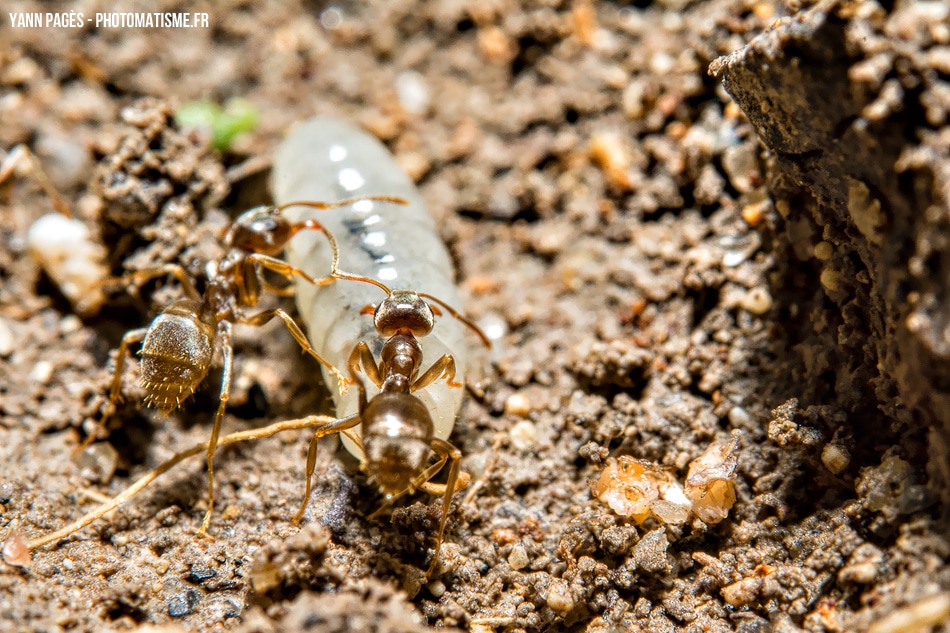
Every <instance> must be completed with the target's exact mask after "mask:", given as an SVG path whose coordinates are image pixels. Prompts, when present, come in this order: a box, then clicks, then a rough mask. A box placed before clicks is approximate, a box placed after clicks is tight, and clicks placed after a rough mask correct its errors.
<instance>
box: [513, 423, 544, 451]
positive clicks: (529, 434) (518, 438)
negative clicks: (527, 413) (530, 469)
mask: <svg viewBox="0 0 950 633" xmlns="http://www.w3.org/2000/svg"><path fill="white" fill-rule="evenodd" d="M509 435H510V436H511V443H512V445H513V446H514V447H515V448H517V449H518V450H519V451H526V450H528V449H530V448H532V447H534V444H535V441H536V440H537V430H536V429H535V428H534V424H533V423H532V422H529V421H528V420H522V421H521V422H518V423H517V424H516V425H514V426H513V427H511V431H509Z"/></svg>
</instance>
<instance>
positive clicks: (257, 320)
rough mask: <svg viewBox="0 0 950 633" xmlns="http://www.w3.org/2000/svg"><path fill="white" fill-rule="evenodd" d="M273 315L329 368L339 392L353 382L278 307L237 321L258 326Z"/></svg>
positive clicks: (303, 346)
mask: <svg viewBox="0 0 950 633" xmlns="http://www.w3.org/2000/svg"><path fill="white" fill-rule="evenodd" d="M274 317H280V318H281V320H283V322H284V325H286V326H287V329H288V330H290V333H291V335H293V337H294V339H295V340H296V341H297V343H298V344H299V345H300V347H301V349H303V351H304V352H306V353H307V354H310V355H311V356H313V357H314V358H315V359H317V361H318V362H319V363H320V364H321V365H323V366H324V367H326V368H327V369H329V370H330V372H331V373H332V374H333V375H334V376H335V377H336V379H337V389H339V391H340V394H341V395H342V394H344V393H346V390H347V385H351V384H353V380H351V379H349V378H347V377H346V376H344V375H343V374H342V373H341V372H340V370H339V369H337V368H336V367H334V366H333V363H331V362H330V361H328V360H327V359H325V358H324V357H323V356H320V354H318V353H317V350H315V349H313V346H312V345H310V341H309V340H307V337H306V335H304V333H303V330H301V329H300V326H299V325H297V322H296V321H294V320H293V319H292V318H291V317H290V315H289V314H287V313H286V312H284V311H283V310H281V309H280V308H274V309H273V310H265V311H264V312H260V313H258V314H255V315H254V316H250V317H244V318H242V319H241V320H240V321H239V323H244V324H246V325H253V326H255V327H260V326H262V325H264V324H265V323H267V322H268V321H270V320H271V319H273V318H274Z"/></svg>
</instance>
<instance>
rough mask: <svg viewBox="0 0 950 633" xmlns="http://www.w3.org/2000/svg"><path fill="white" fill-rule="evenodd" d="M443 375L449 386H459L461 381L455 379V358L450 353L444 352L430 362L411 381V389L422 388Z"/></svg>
mask: <svg viewBox="0 0 950 633" xmlns="http://www.w3.org/2000/svg"><path fill="white" fill-rule="evenodd" d="M440 376H445V384H447V385H448V386H449V387H456V388H458V387H461V386H462V383H460V382H457V381H456V380H455V358H454V357H453V356H452V355H451V354H445V355H443V356H442V358H440V359H439V360H437V361H435V362H434V363H432V366H431V367H429V369H427V370H426V371H425V373H424V374H422V375H421V376H419V377H418V378H416V380H415V382H413V383H412V391H418V390H420V389H424V388H426V387H428V386H429V385H431V384H432V383H434V382H435V381H436V380H438V379H439V377H440Z"/></svg>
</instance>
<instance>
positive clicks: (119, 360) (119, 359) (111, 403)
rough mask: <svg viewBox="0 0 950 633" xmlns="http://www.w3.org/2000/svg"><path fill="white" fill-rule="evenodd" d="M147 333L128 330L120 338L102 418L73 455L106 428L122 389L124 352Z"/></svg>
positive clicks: (142, 330)
mask: <svg viewBox="0 0 950 633" xmlns="http://www.w3.org/2000/svg"><path fill="white" fill-rule="evenodd" d="M147 333H148V328H144V327H143V328H140V329H138V330H129V331H128V332H126V333H125V336H123V337H122V342H121V343H119V352H118V354H117V355H116V359H115V369H114V370H113V372H112V386H111V387H110V389H109V400H108V401H107V402H106V405H105V408H104V409H103V411H102V417H101V418H99V422H98V423H96V428H95V429H93V431H92V433H90V434H89V437H87V438H86V439H85V440H83V442H82V444H80V445H79V446H77V447H76V449H75V450H74V451H73V454H74V455H75V454H76V453H81V452H82V451H84V450H85V449H86V447H87V446H89V445H90V444H92V443H93V442H95V441H96V437H97V436H98V435H99V432H100V431H102V430H103V429H105V428H106V421H107V420H108V419H109V418H110V417H112V415H113V414H115V403H116V402H118V400H119V391H120V389H121V388H122V368H123V367H124V366H125V355H126V352H127V351H128V349H129V345H131V344H132V343H138V342H139V341H141V340H142V339H144V338H145V335H146V334H147Z"/></svg>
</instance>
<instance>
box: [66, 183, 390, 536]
mask: <svg viewBox="0 0 950 633" xmlns="http://www.w3.org/2000/svg"><path fill="white" fill-rule="evenodd" d="M360 200H376V201H381V202H392V203H395V204H406V201H405V200H404V199H402V198H397V197H393V196H359V197H355V198H348V199H345V200H339V201H337V202H307V203H306V204H308V205H309V206H312V207H314V208H317V209H332V208H336V207H341V206H345V205H349V204H353V203H354V202H358V201H360ZM291 204H299V203H291ZM288 206H291V205H288V204H285V205H281V206H276V207H275V206H262V207H255V208H253V209H250V210H248V211H245V212H244V213H242V214H241V215H240V216H239V217H238V218H237V219H236V220H235V221H234V222H233V223H232V225H231V227H230V228H229V230H228V232H227V234H226V235H225V237H224V246H225V248H226V249H227V251H226V253H225V255H224V257H223V258H221V259H220V260H217V261H210V262H208V263H207V265H206V269H205V275H206V279H207V282H206V284H205V288H204V292H203V293H201V292H198V290H197V288H196V287H195V284H194V283H193V282H192V281H191V279H190V278H189V277H188V274H187V273H186V272H185V270H184V268H182V267H181V266H180V265H177V264H169V265H165V266H157V267H154V268H147V269H143V270H140V271H137V272H134V273H131V274H129V275H126V276H123V277H119V278H117V279H113V280H110V281H108V282H106V283H111V284H115V283H123V284H125V285H132V286H136V287H137V286H141V285H142V284H144V283H146V282H147V281H149V280H150V279H154V278H156V277H161V276H164V275H171V276H174V277H175V278H176V279H177V280H178V281H179V283H180V284H181V286H182V289H183V290H184V293H185V296H186V298H185V299H180V300H178V301H175V302H173V303H172V304H171V305H169V306H168V307H167V308H165V309H164V310H163V311H162V312H161V313H160V314H159V315H158V316H156V317H155V319H154V320H153V321H152V323H151V324H150V325H149V326H148V327H147V328H140V329H136V330H131V331H129V332H127V333H126V334H125V336H123V337H122V342H121V344H120V345H119V350H118V356H117V359H116V364H115V370H114V372H113V377H112V385H111V388H110V390H109V398H108V400H107V402H106V404H105V406H104V408H103V412H102V416H101V417H100V419H99V421H98V423H97V425H96V428H95V430H94V431H93V432H92V433H91V434H90V435H89V437H88V438H86V440H85V441H84V442H83V443H82V444H81V445H80V446H79V447H78V448H77V451H80V450H82V449H84V448H85V447H86V446H88V445H89V444H90V443H92V442H93V441H94V440H95V438H96V436H97V435H98V431H99V430H100V429H103V428H105V424H106V421H107V420H108V419H109V417H110V416H112V415H114V414H115V411H116V402H117V401H118V399H119V396H120V388H121V384H122V369H123V365H124V363H125V356H126V352H127V351H128V348H129V346H130V345H132V344H133V343H137V342H139V341H143V339H144V342H143V343H142V350H141V356H142V370H141V371H142V376H141V380H140V384H141V386H142V387H143V388H144V389H145V391H146V396H145V402H146V404H147V405H150V406H155V407H156V408H158V409H159V410H161V411H162V412H163V413H165V414H168V413H170V412H171V411H173V410H174V409H176V408H178V407H179V406H180V405H181V403H182V402H183V401H184V400H185V399H187V398H188V396H190V395H191V394H192V393H193V392H194V391H195V389H196V388H197V387H198V385H199V384H201V382H202V381H203V380H204V378H205V376H207V374H208V371H209V370H210V368H211V361H212V358H213V357H214V352H215V350H216V349H217V350H219V351H220V353H221V355H222V357H223V370H222V376H221V388H220V392H219V402H218V408H217V410H216V411H215V415H214V425H213V427H212V431H211V439H210V440H209V441H208V449H207V456H208V510H207V512H206V513H205V517H204V520H203V521H202V523H201V527H200V528H199V529H198V534H199V535H206V534H207V530H208V526H209V525H210V523H211V515H212V511H213V509H214V463H213V460H214V453H215V450H216V448H217V444H218V435H219V433H220V430H221V421H222V419H223V418H224V411H225V408H226V406H227V402H228V400H229V398H230V394H231V373H232V360H233V354H234V350H233V344H232V335H231V331H232V326H233V324H235V323H240V324H246V325H253V326H262V325H264V324H265V323H268V322H269V321H270V320H271V319H273V318H274V317H279V318H280V319H281V320H283V322H284V324H285V325H286V326H287V329H288V330H290V333H291V334H292V335H293V337H294V339H296V341H297V343H298V344H299V345H300V347H301V348H302V349H303V351H304V352H306V353H308V354H310V355H311V356H313V357H314V358H315V359H316V360H317V361H319V362H320V363H321V364H323V365H324V366H325V367H327V368H328V369H329V370H330V371H331V372H333V373H334V374H335V375H336V376H337V378H338V380H339V385H340V389H341V391H343V390H345V389H346V385H347V384H352V381H351V380H350V379H347V378H345V377H344V376H343V375H342V374H341V373H340V371H339V370H338V369H336V367H334V366H333V365H332V364H331V363H330V362H329V361H327V360H326V359H324V358H323V357H322V356H320V355H319V354H318V353H317V352H316V351H315V350H314V349H313V347H312V346H311V345H310V342H309V341H308V340H307V337H306V336H305V335H304V333H303V332H302V331H301V329H300V327H299V326H298V325H297V324H296V322H294V320H293V319H292V318H291V317H290V315H288V314H287V313H286V312H284V311H283V310H281V309H280V308H274V309H270V310H265V311H263V312H260V313H258V314H254V315H250V316H248V315H245V314H244V310H245V309H247V308H253V307H254V306H256V305H257V302H258V300H259V298H260V295H261V292H262V291H269V292H274V293H277V294H285V291H284V289H283V288H279V287H275V286H272V285H271V284H270V283H268V282H267V281H266V280H265V279H264V276H263V270H264V269H267V270H270V271H273V272H275V273H277V274H279V275H282V276H283V277H286V278H292V277H293V276H294V275H296V276H298V277H300V278H302V279H304V280H306V281H307V282H309V283H312V284H315V285H327V284H329V283H332V282H333V281H334V280H335V279H336V278H337V277H336V275H334V272H335V271H336V267H337V261H338V258H337V257H336V253H337V247H336V240H335V239H334V237H333V235H332V234H331V233H330V232H329V231H327V230H326V228H325V227H324V226H323V225H322V224H320V223H319V222H317V221H316V220H313V219H310V220H306V221H304V222H296V223H293V222H290V221H289V220H287V219H286V218H284V217H283V216H282V215H281V213H282V211H283V210H284V209H286V208H287V207H288ZM302 230H316V231H320V232H322V233H323V234H324V236H326V238H327V240H328V242H329V243H330V246H331V248H332V250H333V252H334V258H333V262H332V269H331V274H330V275H328V276H327V277H323V278H320V279H314V278H313V277H311V276H310V275H308V274H307V273H305V272H304V271H302V270H300V269H299V268H296V267H294V266H291V265H290V264H288V263H287V262H285V261H283V260H280V259H278V258H277V257H276V255H278V254H280V252H281V251H283V249H284V247H285V246H286V244H287V242H289V241H290V239H291V238H292V237H293V236H294V235H296V234H297V233H298V232H300V231H302Z"/></svg>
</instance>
